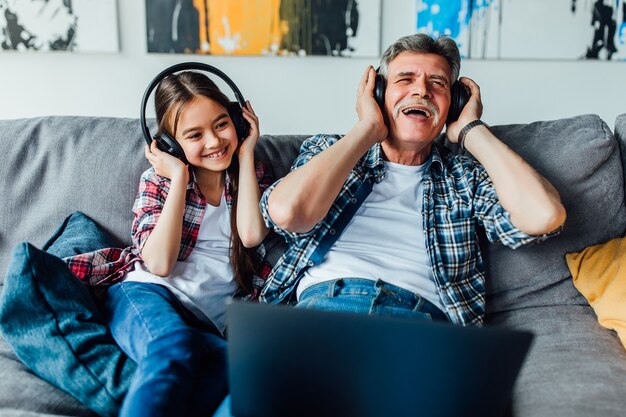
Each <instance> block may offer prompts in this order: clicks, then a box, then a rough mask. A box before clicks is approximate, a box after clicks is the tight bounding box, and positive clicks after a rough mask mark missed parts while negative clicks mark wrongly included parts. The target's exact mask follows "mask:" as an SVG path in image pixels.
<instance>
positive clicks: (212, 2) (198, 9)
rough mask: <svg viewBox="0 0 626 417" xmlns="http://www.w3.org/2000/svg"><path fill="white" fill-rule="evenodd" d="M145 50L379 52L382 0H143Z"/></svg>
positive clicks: (292, 53) (366, 54)
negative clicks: (146, 39) (145, 33)
mask: <svg viewBox="0 0 626 417" xmlns="http://www.w3.org/2000/svg"><path fill="white" fill-rule="evenodd" d="M146 21H147V31H148V32H147V37H148V52H155V53H189V54H211V55H265V56H307V55H326V56H342V57H349V56H358V57H373V56H378V55H379V53H380V26H381V0H315V1H313V0H146Z"/></svg>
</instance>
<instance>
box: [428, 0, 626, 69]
mask: <svg viewBox="0 0 626 417" xmlns="http://www.w3.org/2000/svg"><path fill="white" fill-rule="evenodd" d="M416 5H417V16H416V18H417V25H416V26H417V27H416V29H417V31H418V32H424V33H429V34H433V35H448V36H451V37H452V38H454V39H455V40H456V41H457V44H458V45H459V48H460V49H461V52H462V55H463V57H465V58H474V59H559V60H561V59H570V60H577V59H594V60H614V61H624V60H626V0H550V1H545V0H460V1H454V2H452V1H445V0H416Z"/></svg>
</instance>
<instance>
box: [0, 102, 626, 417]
mask: <svg viewBox="0 0 626 417" xmlns="http://www.w3.org/2000/svg"><path fill="white" fill-rule="evenodd" d="M320 129H323V126H320ZM493 130H494V131H495V133H496V134H497V135H498V136H499V137H500V138H501V139H502V140H504V141H505V142H506V143H508V144H509V146H511V147H512V148H513V149H515V150H516V151H517V152H518V153H520V154H521V155H522V156H523V157H524V158H526V159H527V160H528V161H529V162H530V163H531V164H533V166H535V167H536V169H537V170H538V171H539V172H540V173H541V174H543V175H544V176H546V177H547V178H548V179H549V180H550V181H551V182H552V183H553V184H554V185H555V186H556V187H557V188H558V189H559V190H560V192H561V196H562V199H563V202H564V204H565V206H566V208H567V211H568V218H567V221H566V224H565V228H564V230H563V233H562V234H561V235H560V236H558V237H556V238H553V239H551V240H549V241H547V242H545V243H543V244H541V245H536V246H531V247H527V248H522V249H518V250H515V251H512V250H509V249H506V248H504V247H502V246H498V245H489V244H487V243H483V246H484V255H485V261H486V265H487V272H488V299H487V306H488V315H487V325H495V324H497V325H501V326H505V327H509V328H516V329H528V330H531V331H532V332H533V333H534V334H535V335H536V337H535V340H534V343H533V346H532V348H531V351H530V353H529V355H528V357H527V360H526V362H525V364H524V366H523V368H522V371H521V374H520V376H519V379H518V381H517V383H516V385H515V391H514V395H513V402H512V405H511V410H510V414H511V415H512V416H515V417H558V416H564V417H565V416H568V417H570V416H585V417H587V416H624V415H626V351H625V349H624V347H623V346H622V345H621V344H620V342H619V340H618V338H617V337H616V335H615V334H614V333H613V332H612V331H609V330H606V329H604V328H602V327H600V326H599V324H598V322H597V319H596V316H595V314H594V311H593V310H592V308H591V307H589V305H588V303H587V301H586V300H585V298H584V297H583V296H582V295H581V294H579V293H578V291H577V290H576V289H575V287H574V286H573V284H572V279H571V276H570V273H569V270H568V269H567V265H566V263H565V260H564V254H565V253H568V252H577V251H580V250H582V249H583V248H585V247H586V246H589V245H591V244H596V243H601V242H605V241H607V240H609V239H611V238H615V237H619V236H622V235H623V233H624V231H625V229H626V207H625V206H624V172H625V171H624V158H623V157H622V155H623V154H624V142H625V141H626V114H624V115H622V116H620V117H619V118H618V119H617V122H616V126H615V128H614V131H615V133H616V134H615V135H613V133H611V129H610V128H609V127H608V126H607V125H606V124H605V123H604V122H603V121H602V120H601V119H600V118H598V117H597V116H594V115H582V116H576V117H573V118H568V119H561V120H556V121H545V122H536V123H532V124H527V125H508V126H494V127H493ZM303 139H304V136H301V137H298V136H282V137H281V136H264V137H262V140H261V141H260V143H259V146H258V157H259V158H260V159H263V160H265V161H267V162H269V163H271V166H272V169H273V171H274V175H275V176H276V177H280V176H282V175H284V174H285V173H286V172H287V170H288V168H289V166H290V163H291V161H292V160H293V158H294V157H295V155H296V154H297V151H298V146H299V144H300V142H301V141H302V140H303ZM143 144H144V142H143V139H142V137H141V133H140V129H139V122H138V120H135V119H116V118H84V117H45V118H33V119H22V120H7V121H0V178H1V181H0V195H2V201H3V204H2V207H3V208H2V211H1V214H0V280H3V277H4V276H5V272H6V269H7V265H8V263H9V261H10V257H11V251H12V249H13V247H15V246H16V245H17V244H18V243H19V242H23V241H28V242H31V243H32V244H34V245H35V246H41V245H42V244H43V243H44V242H45V241H46V240H47V239H48V238H49V237H50V236H51V235H52V234H53V232H54V231H55V230H56V229H57V227H58V226H59V225H60V224H61V222H62V221H63V219H64V218H65V217H66V216H67V215H69V214H70V213H72V212H74V211H77V210H79V211H82V212H84V213H86V214H87V215H88V216H90V217H91V218H93V219H94V220H95V221H96V222H97V223H99V224H100V225H101V226H103V227H104V228H105V229H106V230H107V231H108V232H110V233H112V234H113V235H114V236H115V237H117V238H118V239H119V240H120V241H122V242H126V243H129V231H130V224H131V220H132V217H131V206H132V203H133V200H134V197H135V192H136V187H137V184H138V178H139V176H140V174H141V172H143V170H144V169H146V168H147V166H148V165H147V162H146V161H145V159H144V157H143ZM2 282H3V281H0V283H2ZM68 297H71V294H68ZM459 348H462V346H460V347H459ZM450 400H451V401H453V400H454V399H450ZM52 415H55V416H93V415H95V414H94V413H93V412H90V411H89V410H88V409H86V408H85V407H84V406H83V405H82V404H81V403H79V402H78V401H76V400H75V399H73V398H72V397H71V396H69V395H67V394H65V393H64V392H62V391H61V390H59V389H57V388H55V387H54V386H52V385H50V384H49V383H47V382H45V381H43V380H42V379H40V378H39V377H37V376H36V375H35V374H33V373H32V372H31V371H29V369H27V368H26V367H25V366H23V365H22V363H21V362H20V361H19V359H18V358H17V357H16V356H15V354H14V353H13V351H12V349H11V347H10V346H9V345H8V344H7V343H6V342H5V341H4V340H0V416H52Z"/></svg>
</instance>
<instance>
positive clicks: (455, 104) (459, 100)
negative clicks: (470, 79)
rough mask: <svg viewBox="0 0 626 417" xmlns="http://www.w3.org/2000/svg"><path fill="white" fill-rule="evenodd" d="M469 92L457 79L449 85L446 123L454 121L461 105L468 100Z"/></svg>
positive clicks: (461, 108)
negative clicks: (448, 105) (448, 107)
mask: <svg viewBox="0 0 626 417" xmlns="http://www.w3.org/2000/svg"><path fill="white" fill-rule="evenodd" d="M469 97H470V92H469V90H468V88H467V87H466V86H465V85H464V84H462V83H461V82H459V81H455V82H454V83H453V84H452V87H450V109H449V110H448V118H447V119H446V123H452V122H454V121H456V120H457V119H458V118H459V116H460V115H461V111H463V107H465V105H466V104H467V102H468V101H469Z"/></svg>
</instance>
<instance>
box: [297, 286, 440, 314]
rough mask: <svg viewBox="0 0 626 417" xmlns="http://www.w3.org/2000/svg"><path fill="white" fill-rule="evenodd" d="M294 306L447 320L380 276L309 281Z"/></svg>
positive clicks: (420, 298)
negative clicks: (378, 278)
mask: <svg viewBox="0 0 626 417" xmlns="http://www.w3.org/2000/svg"><path fill="white" fill-rule="evenodd" d="M296 308H305V309H306V308H313V309H318V310H328V311H344V312H351V313H360V314H369V315H376V316H387V317H407V318H417V319H426V320H440V321H448V318H447V317H446V315H445V314H444V313H443V312H442V311H441V310H440V309H439V308H438V307H437V306H435V305H434V304H433V303H431V302H430V301H428V300H426V299H425V298H424V297H421V296H419V295H418V294H415V293H412V292H410V291H408V290H405V289H404V288H400V287H398V286H396V285H392V284H389V283H387V282H384V281H382V280H378V281H374V280H370V279H363V278H341V279H336V280H332V281H326V282H322V283H319V284H315V285H312V286H311V287H309V288H307V289H306V290H304V291H303V292H302V294H300V299H299V300H298V303H297V304H296Z"/></svg>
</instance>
